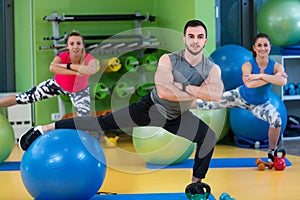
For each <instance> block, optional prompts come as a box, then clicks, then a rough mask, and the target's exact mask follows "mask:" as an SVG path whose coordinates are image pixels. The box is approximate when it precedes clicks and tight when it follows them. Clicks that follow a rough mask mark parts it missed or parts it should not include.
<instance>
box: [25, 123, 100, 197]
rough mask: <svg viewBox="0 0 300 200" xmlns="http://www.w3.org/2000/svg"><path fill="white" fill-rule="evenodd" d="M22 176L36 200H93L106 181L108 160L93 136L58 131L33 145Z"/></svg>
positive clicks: (83, 133) (27, 155) (77, 131)
mask: <svg viewBox="0 0 300 200" xmlns="http://www.w3.org/2000/svg"><path fill="white" fill-rule="evenodd" d="M20 173H21V178H22V181H23V184H24V186H25V188H26V189H27V191H28V192H29V194H30V195H31V196H32V197H34V198H35V199H57V200H60V199H61V200H65V199H89V198H91V197H92V196H93V195H94V194H96V192H97V191H98V190H99V188H100V187H101V185H102V183H103V181H104V178H105V174H106V158H105V154H104V152H103V150H102V148H101V146H100V144H99V142H98V141H97V140H96V139H95V138H94V137H93V136H91V135H89V134H87V133H86V132H83V131H79V130H71V129H57V130H53V131H49V132H47V133H44V134H43V135H41V136H40V137H39V138H37V139H36V140H35V141H34V142H33V143H32V145H31V146H30V147H29V148H28V150H27V151H26V152H25V153H24V154H23V157H22V160H21V166H20Z"/></svg>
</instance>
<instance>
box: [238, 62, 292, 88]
mask: <svg viewBox="0 0 300 200" xmlns="http://www.w3.org/2000/svg"><path fill="white" fill-rule="evenodd" d="M251 72H252V66H251V64H250V63H249V62H246V63H245V64H243V66H242V73H243V82H244V84H245V85H246V86H247V87H248V88H257V87H260V86H263V85H266V84H268V83H272V84H274V85H278V86H283V85H285V84H286V82H287V77H288V75H287V74H286V73H285V72H284V68H283V66H282V65H280V64H279V63H275V65H274V75H269V74H264V73H260V74H251Z"/></svg>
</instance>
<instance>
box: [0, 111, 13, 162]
mask: <svg viewBox="0 0 300 200" xmlns="http://www.w3.org/2000/svg"><path fill="white" fill-rule="evenodd" d="M14 146H15V134H14V130H13V128H12V126H11V124H10V123H9V121H8V120H7V119H6V118H5V117H4V116H3V115H2V114H0V164H1V163H2V162H3V161H5V160H6V159H7V158H8V157H9V156H10V154H11V152H12V150H13V148H14Z"/></svg>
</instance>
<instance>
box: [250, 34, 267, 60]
mask: <svg viewBox="0 0 300 200" xmlns="http://www.w3.org/2000/svg"><path fill="white" fill-rule="evenodd" d="M252 48H253V51H254V52H255V53H256V56H257V57H265V56H268V55H269V54H270V51H271V44H270V41H269V39H268V38H266V37H260V38H257V39H256V41H255V43H254V45H253V46H252Z"/></svg>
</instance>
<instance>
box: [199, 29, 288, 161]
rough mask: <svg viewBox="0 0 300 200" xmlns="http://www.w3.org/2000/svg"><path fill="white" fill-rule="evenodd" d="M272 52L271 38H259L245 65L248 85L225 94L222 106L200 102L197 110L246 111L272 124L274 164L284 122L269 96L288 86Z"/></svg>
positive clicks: (218, 103) (220, 102) (270, 136)
mask: <svg viewBox="0 0 300 200" xmlns="http://www.w3.org/2000/svg"><path fill="white" fill-rule="evenodd" d="M270 50H271V44H270V38H269V36H268V35H266V34H263V33H259V34H257V35H256V36H255V38H254V40H253V44H252V53H253V58H252V59H251V60H250V61H248V62H246V63H244V64H243V65H242V74H243V75H242V79H243V82H244V84H243V85H241V86H239V87H238V88H236V89H233V90H230V91H226V92H224V93H223V95H222V100H221V101H219V102H208V101H203V100H200V99H198V100H197V101H196V102H197V103H196V104H197V105H196V106H197V108H199V109H219V108H233V107H239V108H245V109H247V110H249V111H251V112H252V113H253V114H254V115H255V116H256V117H257V118H259V119H262V120H264V121H266V122H268V123H269V124H270V127H269V132H268V137H269V151H268V158H269V161H273V160H274V156H273V155H274V149H275V148H276V146H277V143H278V139H279V135H280V129H281V123H282V121H281V117H280V114H279V112H278V111H277V110H276V108H275V107H274V106H273V105H272V104H271V103H270V101H268V96H267V94H268V92H269V91H270V90H271V88H272V85H273V84H274V85H278V86H283V85H285V84H286V82H287V74H286V73H285V72H284V68H283V66H282V65H280V64H279V63H277V62H275V61H274V60H272V59H270V58H269V54H270Z"/></svg>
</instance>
